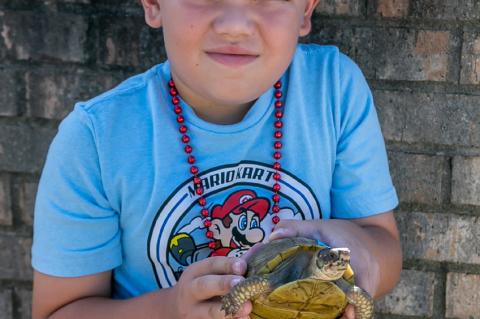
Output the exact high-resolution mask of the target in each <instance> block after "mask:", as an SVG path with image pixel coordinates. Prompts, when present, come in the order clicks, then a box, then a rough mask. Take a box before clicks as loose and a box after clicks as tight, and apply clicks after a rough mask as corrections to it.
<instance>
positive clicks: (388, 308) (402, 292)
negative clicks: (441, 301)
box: [376, 270, 437, 316]
mask: <svg viewBox="0 0 480 319" xmlns="http://www.w3.org/2000/svg"><path fill="white" fill-rule="evenodd" d="M436 284H437V283H436V281H435V274H434V273H430V272H427V273H426V272H421V271H416V270H403V271H402V273H401V277H400V282H399V283H398V285H397V286H396V287H395V289H393V291H392V292H391V293H389V294H388V295H387V296H385V297H384V298H382V299H381V300H379V301H377V302H376V311H378V312H381V313H389V314H395V315H404V316H431V315H432V312H433V295H434V291H435V287H436Z"/></svg>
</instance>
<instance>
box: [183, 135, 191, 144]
mask: <svg viewBox="0 0 480 319" xmlns="http://www.w3.org/2000/svg"><path fill="white" fill-rule="evenodd" d="M182 142H183V143H185V144H187V143H188V142H190V137H188V135H183V136H182Z"/></svg>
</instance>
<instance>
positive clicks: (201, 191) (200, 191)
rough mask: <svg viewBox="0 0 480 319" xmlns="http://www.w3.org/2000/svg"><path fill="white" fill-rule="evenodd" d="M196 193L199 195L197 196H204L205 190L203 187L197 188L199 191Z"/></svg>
mask: <svg viewBox="0 0 480 319" xmlns="http://www.w3.org/2000/svg"><path fill="white" fill-rule="evenodd" d="M195 193H197V195H203V188H202V187H200V188H197V189H196V190H195Z"/></svg>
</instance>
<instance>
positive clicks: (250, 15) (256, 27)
mask: <svg viewBox="0 0 480 319" xmlns="http://www.w3.org/2000/svg"><path fill="white" fill-rule="evenodd" d="M318 1H319V0H142V3H143V6H144V9H145V19H146V21H147V23H148V24H149V25H150V26H151V27H155V28H159V27H162V28H163V33H164V39H165V48H166V51H167V55H168V59H169V61H170V64H171V71H172V76H173V78H174V80H175V82H176V85H177V88H178V89H179V90H180V93H181V94H182V97H183V98H184V99H186V100H187V102H189V103H193V104H195V103H197V104H199V105H200V104H211V105H223V106H234V105H241V104H245V103H249V102H251V101H253V100H255V99H256V98H258V97H259V96H260V95H261V94H262V93H263V92H265V91H266V90H268V89H269V88H270V87H271V86H272V85H273V83H275V82H276V81H277V80H278V79H279V78H280V77H281V75H282V73H283V72H284V71H285V70H286V68H287V67H288V65H289V63H290V61H291V59H292V56H293V54H294V52H295V47H296V44H297V40H298V37H299V36H304V35H306V34H308V33H309V32H310V28H311V22H310V18H311V15H312V12H313V10H314V8H315V6H316V4H317V2H318ZM186 97H188V99H187V98H186Z"/></svg>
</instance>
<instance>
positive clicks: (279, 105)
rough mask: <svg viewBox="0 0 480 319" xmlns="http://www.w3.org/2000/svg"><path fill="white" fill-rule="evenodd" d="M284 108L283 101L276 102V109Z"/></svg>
mask: <svg viewBox="0 0 480 319" xmlns="http://www.w3.org/2000/svg"><path fill="white" fill-rule="evenodd" d="M282 106H283V102H282V101H277V102H275V107H276V108H277V109H279V108H281V107H282Z"/></svg>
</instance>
